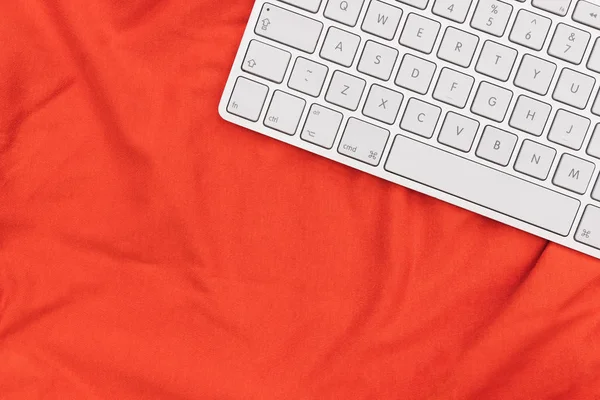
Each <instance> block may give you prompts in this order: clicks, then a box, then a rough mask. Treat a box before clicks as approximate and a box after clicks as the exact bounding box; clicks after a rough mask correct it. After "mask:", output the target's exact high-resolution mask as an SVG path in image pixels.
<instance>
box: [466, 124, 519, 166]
mask: <svg viewBox="0 0 600 400" xmlns="http://www.w3.org/2000/svg"><path fill="white" fill-rule="evenodd" d="M516 144H517V135H513V134H512V133H510V132H506V131H503V130H501V129H498V128H495V127H493V126H491V125H488V126H486V127H485V129H484V130H483V136H482V137H481V140H480V142H479V146H478V147H477V151H476V152H475V154H476V155H477V157H479V158H483V159H484V160H487V161H491V162H493V163H494V164H498V165H501V166H503V167H506V166H507V165H508V162H509V161H510V158H511V157H512V154H513V151H514V150H515V146H516Z"/></svg>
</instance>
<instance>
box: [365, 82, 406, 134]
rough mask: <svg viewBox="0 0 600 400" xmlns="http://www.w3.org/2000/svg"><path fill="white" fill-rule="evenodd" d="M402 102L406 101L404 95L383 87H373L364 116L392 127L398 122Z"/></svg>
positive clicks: (366, 103)
mask: <svg viewBox="0 0 600 400" xmlns="http://www.w3.org/2000/svg"><path fill="white" fill-rule="evenodd" d="M402 100H404V95H402V93H398V92H395V91H393V90H390V89H387V88H384V87H383V86H379V85H373V86H371V91H370V92H369V95H368V96H367V101H366V102H365V106H364V108H363V114H364V115H366V116H367V117H371V118H373V119H376V120H377V121H381V122H384V123H386V124H390V125H392V124H393V123H394V122H395V121H396V117H398V111H400V105H402Z"/></svg>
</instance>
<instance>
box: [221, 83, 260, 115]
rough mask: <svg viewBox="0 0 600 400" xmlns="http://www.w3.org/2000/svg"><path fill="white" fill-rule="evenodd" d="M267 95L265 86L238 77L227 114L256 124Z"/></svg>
mask: <svg viewBox="0 0 600 400" xmlns="http://www.w3.org/2000/svg"><path fill="white" fill-rule="evenodd" d="M268 93H269V88H268V87H267V86H265V85H262V84H260V83H256V82H254V81H252V80H250V79H246V78H244V77H239V78H238V79H237V81H236V82H235V87H234V88H233V93H232V94H231V98H230V99H229V103H228V104H227V112H229V113H230V114H233V115H237V116H238V117H242V118H244V119H247V120H249V121H253V122H256V121H258V119H259V118H260V113H261V111H262V109H263V106H264V104H265V100H266V98H267V94H268Z"/></svg>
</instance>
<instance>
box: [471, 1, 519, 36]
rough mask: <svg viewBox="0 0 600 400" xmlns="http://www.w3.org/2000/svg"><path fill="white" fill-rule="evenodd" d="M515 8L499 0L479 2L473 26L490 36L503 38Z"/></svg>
mask: <svg viewBox="0 0 600 400" xmlns="http://www.w3.org/2000/svg"><path fill="white" fill-rule="evenodd" d="M512 10H513V7H512V6H511V5H510V4H507V3H504V2H502V1H498V0H479V3H477V8H476V9H475V13H474V14H473V19H471V26H472V27H473V28H475V29H477V30H480V31H483V32H487V33H489V34H490V35H494V36H498V37H501V36H503V35H504V32H505V31H506V26H507V25H508V20H509V19H510V16H511V14H512Z"/></svg>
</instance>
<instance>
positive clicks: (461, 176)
mask: <svg viewBox="0 0 600 400" xmlns="http://www.w3.org/2000/svg"><path fill="white" fill-rule="evenodd" d="M440 166H443V167H440ZM385 169H386V170H387V171H388V172H391V173H393V174H396V175H398V176H401V177H404V178H406V179H410V180H412V181H414V182H419V183H421V184H423V185H426V186H429V187H432V188H434V189H437V190H440V191H442V192H445V193H450V194H452V195H454V196H456V197H458V198H461V199H463V200H466V201H468V202H471V203H473V204H477V205H479V206H481V207H485V208H487V209H489V210H493V211H496V212H498V213H500V214H504V215H508V216H511V217H514V218H517V219H519V220H521V221H524V222H526V223H529V224H531V225H534V226H537V227H539V228H541V229H545V230H548V231H550V232H554V233H556V234H558V235H562V236H566V235H568V234H569V231H570V230H571V226H572V225H573V222H574V221H575V217H576V215H577V211H578V210H579V206H580V202H579V201H577V200H575V199H572V198H570V197H568V196H565V195H563V194H562V193H558V192H555V191H553V190H550V189H546V188H544V187H542V186H539V185H536V184H533V183H531V182H528V181H526V180H524V179H520V178H518V177H516V176H514V175H509V174H506V173H504V172H501V171H497V170H495V169H493V168H489V167H487V166H485V165H481V164H479V163H477V162H474V161H471V160H468V159H466V158H463V157H459V156H457V155H454V154H451V153H449V152H446V151H443V150H439V149H436V148H435V147H432V146H429V145H427V144H424V143H421V142H418V141H416V140H413V139H409V138H407V137H404V136H402V135H397V136H396V138H395V140H394V143H393V145H392V149H391V151H390V155H389V157H388V159H387V161H386V163H385ZM541 204H543V205H544V206H543V207H540V205H541Z"/></svg>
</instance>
